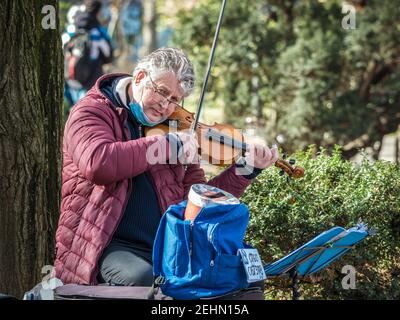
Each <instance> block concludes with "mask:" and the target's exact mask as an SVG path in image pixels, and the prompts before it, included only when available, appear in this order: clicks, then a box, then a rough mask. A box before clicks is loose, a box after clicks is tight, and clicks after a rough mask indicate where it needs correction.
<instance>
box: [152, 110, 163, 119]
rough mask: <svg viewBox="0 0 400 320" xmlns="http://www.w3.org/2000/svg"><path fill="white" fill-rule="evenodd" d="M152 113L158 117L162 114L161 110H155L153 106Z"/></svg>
mask: <svg viewBox="0 0 400 320" xmlns="http://www.w3.org/2000/svg"><path fill="white" fill-rule="evenodd" d="M153 113H154V114H155V115H156V116H158V117H162V115H163V114H162V113H161V112H159V111H157V110H156V109H154V108H153Z"/></svg>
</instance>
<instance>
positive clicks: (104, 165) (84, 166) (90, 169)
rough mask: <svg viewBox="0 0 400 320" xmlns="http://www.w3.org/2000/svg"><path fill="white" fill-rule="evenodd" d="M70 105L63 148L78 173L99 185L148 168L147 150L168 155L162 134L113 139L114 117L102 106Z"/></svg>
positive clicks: (128, 176)
mask: <svg viewBox="0 0 400 320" xmlns="http://www.w3.org/2000/svg"><path fill="white" fill-rule="evenodd" d="M74 109H75V108H73V109H72V112H71V114H70V115H69V118H68V121H67V124H66V127H65V132H64V139H65V141H66V144H65V145H66V150H67V152H68V154H69V155H70V156H71V157H72V160H73V162H74V163H75V164H76V166H77V167H78V168H79V171H80V172H81V174H82V175H83V176H84V177H85V178H86V179H88V180H90V181H92V182H93V183H95V184H98V185H106V184H109V183H112V182H116V181H120V180H124V179H127V178H131V177H134V176H137V175H139V174H141V173H143V172H144V171H146V170H148V169H149V167H150V165H151V163H149V162H148V161H147V157H146V154H147V151H148V149H149V148H150V147H151V148H152V150H159V151H160V153H161V152H162V151H164V155H165V157H167V156H169V144H168V142H167V140H166V138H165V136H162V135H158V136H151V137H144V138H139V139H136V140H130V141H116V138H115V135H114V129H113V127H114V125H120V124H119V123H116V124H115V123H113V122H115V121H116V119H115V118H114V117H112V116H111V115H110V114H107V112H105V111H104V110H102V108H101V107H93V106H83V107H81V106H80V108H79V109H77V110H74Z"/></svg>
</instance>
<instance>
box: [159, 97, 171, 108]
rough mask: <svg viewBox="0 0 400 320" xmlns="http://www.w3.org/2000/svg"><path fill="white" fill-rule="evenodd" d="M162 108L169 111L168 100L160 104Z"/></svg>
mask: <svg viewBox="0 0 400 320" xmlns="http://www.w3.org/2000/svg"><path fill="white" fill-rule="evenodd" d="M160 106H161V107H162V108H163V109H167V108H168V106H169V101H168V100H167V99H165V100H163V101H161V102H160Z"/></svg>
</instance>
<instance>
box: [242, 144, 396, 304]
mask: <svg viewBox="0 0 400 320" xmlns="http://www.w3.org/2000/svg"><path fill="white" fill-rule="evenodd" d="M314 153H315V147H314V146H312V147H310V148H309V149H308V150H307V151H306V152H302V151H301V152H297V153H296V154H294V155H292V157H293V158H295V159H296V161H297V162H296V165H300V166H302V167H304V169H305V176H304V177H303V178H302V179H298V180H292V181H291V182H290V184H288V183H287V182H286V179H285V178H284V177H281V176H279V175H278V174H277V171H276V170H275V169H274V168H271V169H268V170H264V172H263V173H262V174H261V175H260V176H259V177H258V178H257V179H256V181H254V183H252V185H251V186H250V187H249V188H248V189H247V191H246V193H245V194H244V195H243V197H242V201H243V202H244V203H246V204H247V205H248V207H249V210H250V212H251V218H250V224H249V228H248V232H247V235H246V237H247V239H246V240H247V241H248V242H250V243H252V244H253V245H254V246H255V247H256V248H257V249H258V250H259V252H260V254H261V256H262V259H263V260H264V261H265V262H267V263H272V262H274V261H276V260H278V259H280V258H282V257H283V256H285V255H286V254H288V253H289V252H291V251H292V250H293V249H295V248H297V247H299V246H300V245H302V244H303V243H305V242H307V241H309V240H310V239H311V238H313V237H314V236H316V235H318V234H319V233H321V232H322V231H324V230H327V229H329V228H332V227H334V226H341V227H344V228H349V227H352V226H355V225H356V224H357V223H358V222H359V221H360V220H362V222H364V223H366V224H367V225H368V226H369V227H373V228H375V229H376V231H377V234H376V235H375V236H373V237H368V238H367V239H365V240H364V241H362V242H361V243H360V244H358V245H357V246H356V248H355V249H354V250H351V251H350V252H349V253H347V254H346V255H344V256H342V257H341V258H340V259H338V260H337V261H336V262H334V263H332V264H331V265H329V266H328V267H327V268H325V269H323V270H321V271H319V272H317V273H316V274H315V275H311V276H307V277H305V278H303V279H301V282H300V291H301V294H302V298H304V299H399V298H400V281H399V274H400V254H399V253H400V200H399V198H400V167H399V166H396V165H395V164H393V163H390V162H384V161H377V162H374V163H370V162H368V160H367V159H366V158H364V160H363V161H362V163H361V164H360V165H356V164H354V163H352V162H350V161H347V160H343V159H342V157H341V150H340V148H339V147H336V149H335V151H334V152H333V154H332V156H329V155H328V154H327V152H326V151H325V150H323V149H321V151H320V152H318V153H317V156H315V157H313V154H314ZM345 265H352V266H354V267H355V269H356V271H357V275H356V289H349V290H344V289H343V288H342V285H341V282H342V279H343V277H344V276H345V274H342V273H341V270H342V267H343V266H345ZM288 284H289V279H288V278H284V277H281V278H270V279H267V281H266V290H265V295H266V298H267V299H290V298H291V291H290V290H289V289H287V285H288Z"/></svg>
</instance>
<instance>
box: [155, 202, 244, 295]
mask: <svg viewBox="0 0 400 320" xmlns="http://www.w3.org/2000/svg"><path fill="white" fill-rule="evenodd" d="M186 203H187V201H183V202H181V203H179V204H177V205H172V206H170V207H169V208H168V210H167V211H166V212H165V214H164V215H163V216H162V218H161V222H160V225H159V227H158V230H157V235H156V238H155V241H154V246H153V274H154V277H155V279H156V280H155V283H156V284H157V285H159V286H160V288H161V290H162V292H163V293H164V294H165V295H168V296H171V297H173V298H176V299H199V298H204V297H212V296H218V295H222V294H226V293H228V292H231V291H234V290H239V289H244V288H247V287H248V286H249V284H248V282H247V278H246V272H245V270H244V267H243V263H242V261H241V257H240V255H237V251H238V249H243V248H251V247H250V246H248V245H246V244H245V243H244V242H243V238H244V235H245V233H246V228H247V224H248V221H249V211H248V209H247V207H246V206H245V205H244V204H233V205H219V206H217V205H216V206H211V207H206V208H203V209H202V210H201V211H200V212H199V214H198V215H197V217H196V219H195V220H194V221H193V222H191V221H190V220H185V221H184V220H183V214H184V211H185V209H186Z"/></svg>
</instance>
